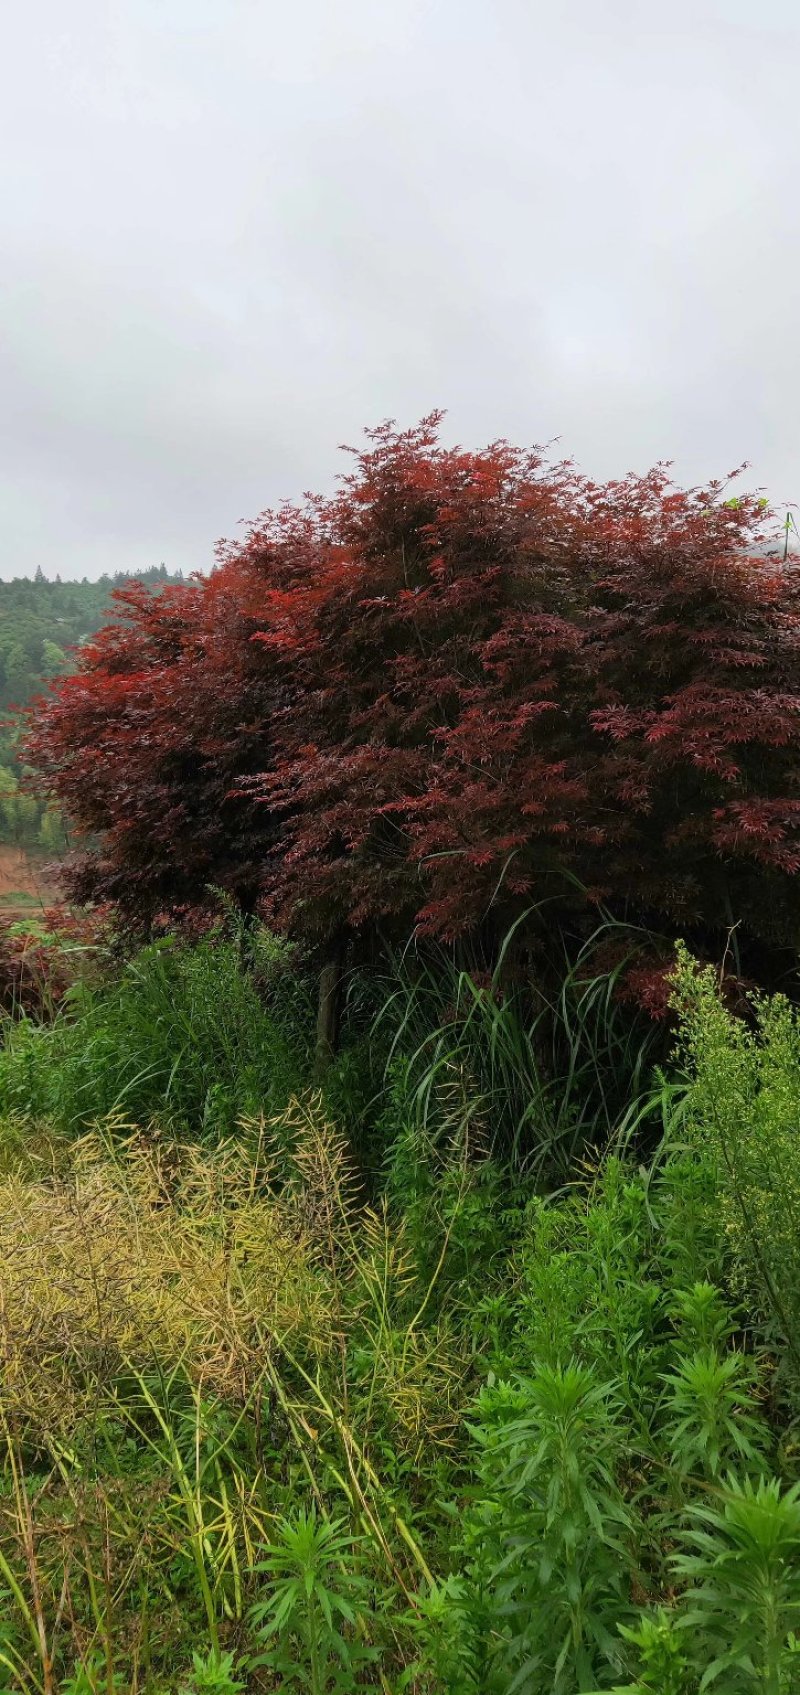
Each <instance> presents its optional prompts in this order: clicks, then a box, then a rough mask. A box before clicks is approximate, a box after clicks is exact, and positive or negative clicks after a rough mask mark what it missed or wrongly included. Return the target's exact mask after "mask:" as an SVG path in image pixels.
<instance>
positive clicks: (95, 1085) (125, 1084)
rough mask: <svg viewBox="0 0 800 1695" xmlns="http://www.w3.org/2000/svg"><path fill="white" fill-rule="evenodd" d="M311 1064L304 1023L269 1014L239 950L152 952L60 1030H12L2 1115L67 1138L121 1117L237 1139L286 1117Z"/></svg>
mask: <svg viewBox="0 0 800 1695" xmlns="http://www.w3.org/2000/svg"><path fill="white" fill-rule="evenodd" d="M278 995H279V990H276V991H274V993H273V1000H277V999H278ZM305 1057H306V1031H305V1030H304V1029H303V1026H302V1024H301V1023H300V1021H299V1019H297V1018H294V1019H292V1018H288V1019H287V1017H286V1016H285V1012H284V1013H283V1015H282V1013H281V1009H280V1006H279V1004H278V1007H277V1010H273V1008H272V1007H270V1006H269V1005H268V1004H265V999H264V996H263V992H262V991H260V990H259V988H258V987H257V985H256V982H255V981H254V979H253V976H252V975H251V973H250V972H249V971H248V970H246V969H244V968H243V965H242V959H241V949H240V947H239V946H238V944H237V943H236V942H235V941H225V940H223V939H221V938H216V939H212V940H209V941H204V942H200V943H198V944H196V945H195V946H194V947H191V948H190V947H183V946H179V945H178V944H177V943H176V942H174V941H172V940H166V941H161V942H154V943H152V944H151V945H150V946H148V947H146V948H144V949H142V950H141V951H140V952H139V953H138V954H136V955H135V956H134V957H133V958H132V959H131V960H129V961H128V962H127V963H126V964H125V965H124V966H123V967H122V969H121V971H120V974H119V977H118V978H117V980H116V981H113V982H110V983H106V984H104V985H102V986H100V987H90V986H88V985H86V984H78V985H76V986H75V988H74V989H73V990H72V991H71V992H70V993H69V995H68V996H67V999H66V1004H65V1006H64V1009H63V1011H62V1013H61V1014H60V1015H59V1016H58V1018H56V1020H55V1021H54V1022H53V1023H52V1024H51V1025H49V1026H47V1025H38V1024H33V1023H32V1022H30V1021H28V1020H23V1021H21V1022H20V1023H19V1024H17V1025H16V1026H8V1027H7V1030H6V1045H5V1048H4V1050H3V1051H2V1053H1V1054H0V1112H3V1113H5V1114H6V1115H9V1116H12V1115H14V1114H17V1115H19V1114H24V1115H27V1116H30V1117H32V1118H39V1119H47V1120H48V1121H50V1122H51V1123H53V1124H55V1125H57V1126H61V1127H64V1128H68V1129H77V1128H80V1127H81V1126H85V1125H88V1124H91V1123H93V1122H95V1121H97V1120H99V1119H102V1118H106V1117H108V1116H109V1115H110V1114H112V1113H119V1114H121V1115H123V1116H124V1117H125V1119H126V1120H127V1121H128V1122H130V1123H134V1124H148V1123H151V1122H153V1121H156V1122H158V1123H160V1124H162V1125H165V1126H169V1127H174V1128H179V1129H181V1130H187V1129H188V1130H190V1131H191V1132H193V1133H195V1134H197V1133H199V1134H209V1135H218V1134H229V1133H230V1132H231V1131H233V1130H234V1129H235V1127H236V1124H237V1121H238V1120H239V1119H240V1118H241V1117H245V1116H248V1115H250V1116H253V1115H256V1114H258V1113H259V1112H267V1113H269V1112H271V1111H278V1110H280V1108H281V1107H282V1106H284V1105H285V1103H286V1101H287V1099H288V1098H289V1095H290V1094H291V1093H292V1092H293V1090H294V1089H296V1088H297V1087H298V1086H299V1085H300V1084H301V1082H302V1080H303V1078H304V1061H305Z"/></svg>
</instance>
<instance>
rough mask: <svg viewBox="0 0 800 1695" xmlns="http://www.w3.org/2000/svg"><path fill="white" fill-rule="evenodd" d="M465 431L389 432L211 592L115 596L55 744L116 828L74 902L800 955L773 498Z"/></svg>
mask: <svg viewBox="0 0 800 1695" xmlns="http://www.w3.org/2000/svg"><path fill="white" fill-rule="evenodd" d="M439 424H440V418H439V416H438V415H434V416H432V417H430V418H428V419H425V420H423V422H422V424H421V425H419V426H418V427H417V428H415V429H413V430H410V431H407V432H397V431H396V430H395V429H394V428H392V427H391V426H388V425H387V426H384V427H382V428H381V429H379V430H377V431H374V432H371V434H370V435H369V437H368V440H367V445H366V447H365V448H364V449H363V450H362V451H360V452H358V453H357V454H356V455H355V459H354V463H353V466H352V469H351V471H350V473H349V474H348V475H347V476H346V477H345V478H343V479H342V481H341V484H340V487H339V489H338V492H337V493H336V494H335V495H334V496H333V497H331V498H326V499H323V498H318V499H310V500H308V501H307V502H306V503H305V504H304V505H302V506H287V507H284V508H281V509H280V510H279V511H277V512H270V513H266V514H264V515H263V516H262V517H261V518H260V519H259V520H258V521H257V522H256V523H255V524H254V525H253V526H252V527H251V529H250V530H249V531H248V532H247V534H246V536H245V538H244V540H243V541H241V542H238V543H235V544H228V545H227V546H225V547H224V548H222V550H221V553H220V560H219V564H218V566H217V569H216V570H215V572H213V573H212V575H211V576H210V577H209V578H207V579H205V580H197V581H195V582H193V583H192V584H190V585H187V586H186V587H182V588H178V589H168V590H166V591H164V593H163V594H161V595H160V596H159V597H158V598H157V599H156V600H155V601H154V600H153V598H152V597H151V596H149V595H143V594H139V593H138V592H137V591H135V590H133V591H123V592H122V593H121V595H119V596H118V600H119V604H120V619H119V621H118V622H117V623H116V624H115V625H114V626H113V627H112V628H110V629H109V630H107V631H105V632H103V633H102V634H101V635H100V636H99V637H98V638H97V640H96V641H95V642H93V643H92V644H91V645H90V646H89V647H87V648H86V649H85V650H83V651H82V653H81V655H80V658H79V668H78V671H77V674H76V676H75V677H73V678H68V679H66V680H65V681H63V682H61V683H60V684H58V685H57V686H56V688H55V690H54V692H53V695H52V697H51V698H50V699H49V700H48V701H46V702H44V703H40V704H39V706H38V708H37V710H36V715H35V719H34V722H33V726H32V730H31V735H30V739H29V757H30V758H31V760H32V762H33V763H34V764H35V766H36V767H37V768H38V770H39V772H40V774H41V777H42V780H43V781H44V783H45V784H46V786H47V787H48V789H49V790H50V792H51V793H52V794H53V795H54V796H55V797H57V799H58V800H59V802H60V803H61V805H62V806H63V807H64V809H65V810H66V811H67V813H68V814H69V815H70V817H71V818H72V819H73V820H75V822H76V823H77V825H78V826H79V827H80V828H81V829H83V830H84V831H85V832H87V833H89V834H91V836H93V837H95V838H97V840H96V843H93V844H92V845H91V846H90V847H89V850H88V853H87V854H86V856H85V857H84V859H83V861H82V863H81V864H80V865H79V866H78V867H77V868H76V870H75V871H74V872H73V887H74V889H75V890H76V892H78V893H79V894H82V895H83V896H92V897H93V898H95V899H103V900H108V899H111V900H113V901H115V902H116V903H117V905H118V906H119V908H120V910H121V911H122V913H123V914H125V915H127V916H128V917H129V918H130V919H131V920H138V921H141V922H143V923H150V922H152V919H153V917H154V916H155V914H156V913H158V912H161V911H167V912H170V913H175V912H176V911H178V910H179V909H181V908H182V907H185V906H187V905H190V904H196V903H197V902H198V901H202V899H203V897H204V891H205V889H206V888H207V886H208V885H209V884H214V885H216V886H221V887H223V888H225V889H226V890H228V891H229V892H230V893H231V894H232V895H233V896H234V897H235V898H236V899H238V900H239V901H241V902H242V904H243V905H245V906H246V907H247V908H248V909H252V908H253V907H255V906H258V907H260V908H261V910H263V911H264V912H265V913H266V914H267V915H269V917H270V918H271V920H272V921H273V922H275V923H276V924H278V925H279V926H280V927H281V928H283V929H290V930H293V931H295V932H298V933H303V934H305V935H307V936H310V937H314V938H319V939H323V940H324V939H327V938H330V937H331V936H333V935H337V934H342V933H349V934H351V935H353V934H362V935H363V934H365V933H367V932H370V931H371V930H372V929H373V928H374V927H375V926H376V925H379V924H380V925H382V926H384V927H386V928H387V929H388V930H389V931H390V932H392V933H395V934H408V933H409V931H410V930H411V928H412V927H414V926H416V927H417V928H419V929H422V930H424V931H427V932H430V933H434V934H438V935H440V936H445V937H451V936H456V935H459V934H462V933H465V932H470V931H474V930H475V929H476V928H479V927H480V926H482V925H485V924H486V923H487V921H490V922H491V921H496V922H497V923H498V925H500V926H501V927H502V926H503V925H505V924H507V923H508V922H509V921H510V920H511V919H513V918H515V917H516V916H517V915H518V914H519V913H520V912H521V911H522V910H523V909H524V908H525V907H526V906H527V905H529V904H530V903H532V902H534V901H536V900H537V899H538V898H539V897H540V896H541V895H543V894H546V895H547V896H548V898H550V897H552V896H553V895H554V893H555V892H557V891H558V890H561V891H563V895H564V898H567V896H568V891H569V890H570V889H573V890H574V889H575V887H576V886H577V884H580V885H583V886H584V887H585V888H586V889H587V890H588V891H589V894H590V895H591V896H594V897H595V898H597V899H599V898H602V899H603V900H604V901H605V902H606V903H607V904H608V905H609V906H610V907H611V909H612V910H614V911H615V912H617V913H619V914H620V915H625V916H629V917H632V918H636V919H637V920H640V921H644V922H647V923H649V924H653V925H656V926H658V927H660V928H662V929H664V928H666V929H667V930H668V931H669V932H670V933H674V931H675V930H676V929H687V928H691V927H693V926H703V927H704V928H705V929H707V930H713V931H724V930H725V929H726V928H727V927H728V926H729V925H730V924H731V923H732V922H734V921H737V920H739V921H741V923H742V925H743V927H744V928H745V929H749V930H750V931H751V932H752V933H753V934H754V935H761V936H765V937H769V938H782V939H788V937H789V935H790V934H792V935H793V933H794V929H795V928H796V923H797V892H796V891H797V888H798V887H799V886H800V885H797V884H796V883H795V880H794V874H795V872H796V871H797V869H798V867H799V866H800V783H799V781H798V771H799V770H800V767H798V758H797V754H798V742H800V600H799V599H798V586H797V579H796V576H795V574H794V572H793V571H792V570H791V569H790V568H784V567H783V566H782V565H781V564H780V563H776V562H775V560H773V559H770V558H768V557H767V556H765V555H764V554H763V552H759V551H758V542H759V537H760V528H761V525H762V522H763V513H762V509H761V506H762V503H761V502H759V501H758V500H757V499H756V498H755V497H743V498H741V499H740V500H738V501H730V500H726V499H725V498H724V495H725V489H724V487H723V485H721V484H715V485H713V486H711V487H710V488H706V489H703V490H689V491H683V490H679V489H676V488H675V487H674V486H673V485H672V484H671V482H670V480H669V476H668V473H667V471H666V469H664V468H662V467H659V468H657V469H656V470H654V471H652V472H651V473H649V474H648V475H647V476H644V477H636V476H629V477H627V478H625V479H624V480H622V481H619V482H614V483H610V484H607V485H596V484H593V483H591V482H589V481H588V480H587V479H585V478H583V477H581V476H580V475H579V474H578V473H577V472H576V471H575V470H574V468H573V467H572V466H571V465H570V464H568V463H561V464H556V465H551V464H549V463H548V461H547V460H546V458H545V457H544V456H543V455H542V454H540V453H538V452H522V451H520V450H517V449H515V448H513V447H511V446H509V445H508V444H507V443H505V442H499V443H495V444H493V445H492V446H490V447H488V448H487V449H485V450H484V451H483V452H478V453H475V452H466V451H464V450H462V449H458V448H456V449H451V448H447V447H445V446H443V445H442V443H441V440H440V436H439Z"/></svg>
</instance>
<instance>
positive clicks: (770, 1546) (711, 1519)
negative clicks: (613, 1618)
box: [675, 1476, 800, 1695]
mask: <svg viewBox="0 0 800 1695" xmlns="http://www.w3.org/2000/svg"><path fill="white" fill-rule="evenodd" d="M690 1521H691V1528H690V1529H688V1530H687V1531H685V1532H684V1536H683V1541H684V1545H685V1549H686V1551H685V1552H683V1553H681V1554H679V1555H678V1556H677V1558H676V1560H675V1570H676V1573H677V1575H678V1576H679V1577H680V1578H681V1579H682V1580H683V1581H685V1582H688V1583H689V1584H690V1586H691V1587H690V1588H689V1591H688V1594H687V1596H686V1598H685V1602H684V1606H685V1609H686V1610H685V1612H684V1614H683V1618H682V1621H681V1622H682V1626H683V1628H684V1630H685V1631H686V1632H687V1635H688V1636H689V1640H690V1642H691V1650H690V1652H691V1655H692V1659H693V1662H694V1664H695V1666H697V1667H698V1668H702V1672H703V1676H702V1685H703V1687H704V1688H707V1689H708V1688H713V1687H714V1686H715V1685H716V1687H717V1688H718V1689H720V1690H724V1691H725V1695H728V1692H730V1695H740V1692H745V1691H746V1692H747V1695H750V1692H751V1691H753V1692H755V1691H756V1690H758V1691H760V1692H761V1691H763V1695H783V1692H784V1691H785V1690H788V1689H789V1688H791V1684H790V1683H789V1674H790V1666H789V1660H790V1657H791V1659H792V1660H794V1661H795V1665H794V1668H793V1669H794V1670H795V1671H796V1670H797V1664H796V1654H795V1649H794V1647H793V1646H792V1644H791V1642H790V1637H791V1635H792V1633H793V1632H794V1631H796V1629H797V1627H798V1625H800V1484H795V1485H794V1487H793V1488H791V1489H788V1490H785V1491H782V1490H781V1487H780V1484H779V1483H778V1481H777V1480H776V1479H774V1478H770V1479H767V1480H762V1481H760V1482H759V1483H757V1484H754V1483H752V1482H750V1481H749V1480H747V1479H745V1480H744V1481H743V1482H739V1481H738V1480H737V1479H736V1478H735V1477H733V1476H731V1477H729V1479H728V1480H727V1483H726V1486H725V1488H724V1489H723V1490H722V1492H721V1495H720V1498H719V1500H713V1499H712V1501H711V1502H710V1503H708V1504H702V1505H697V1506H694V1507H692V1508H691V1510H690Z"/></svg>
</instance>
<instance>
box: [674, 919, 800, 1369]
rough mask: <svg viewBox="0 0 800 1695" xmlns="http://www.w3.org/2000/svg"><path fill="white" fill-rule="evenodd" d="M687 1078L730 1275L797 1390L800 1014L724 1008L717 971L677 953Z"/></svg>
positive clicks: (779, 1003) (773, 1003)
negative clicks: (710, 1167)
mask: <svg viewBox="0 0 800 1695" xmlns="http://www.w3.org/2000/svg"><path fill="white" fill-rule="evenodd" d="M676 1002H677V1005H678V1006H679V1008H680V1011H681V1052H682V1056H683V1060H684V1063H685V1065H686V1068H687V1072H688V1076H689V1093H688V1100H687V1112H686V1120H685V1122H686V1129H687V1132H688V1134H689V1136H690V1137H691V1138H692V1140H693V1141H694V1144H695V1146H696V1147H697V1148H698V1150H699V1151H700V1156H701V1158H702V1157H708V1156H710V1158H711V1159H712V1161H713V1166H714V1178H715V1186H716V1191H717V1198H718V1206H719V1209H720V1213H721V1225H722V1228H723V1230H724V1234H725V1240H726V1243H727V1250H728V1259H729V1266H730V1272H731V1276H732V1278H733V1281H734V1284H735V1286H736V1288H737V1290H738V1292H739V1293H740V1296H741V1298H742V1301H743V1303H744V1305H745V1306H746V1307H747V1308H748V1309H749V1311H750V1312H751V1313H752V1314H753V1316H754V1317H755V1318H757V1319H758V1320H760V1322H761V1323H762V1324H763V1325H766V1327H767V1329H768V1331H769V1333H770V1334H771V1337H772V1339H773V1342H774V1343H776V1344H777V1346H778V1350H779V1353H780V1354H781V1355H785V1356H786V1363H787V1364H788V1365H789V1366H790V1367H791V1375H792V1377H793V1378H794V1380H795V1387H797V1384H798V1382H800V1014H798V1012H797V1010H796V1009H795V1008H793V1007H792V1006H790V1004H789V1002H788V1001H787V1000H786V999H785V998H784V997H783V996H782V995H773V996H770V997H765V996H754V997H753V999H752V1001H751V1005H750V1011H751V1014H752V1017H751V1021H750V1022H746V1021H745V1019H744V1018H742V1017H737V1016H734V1014H733V1013H732V1012H730V1011H728V1009H727V1008H726V1007H725V1006H724V1004H723V1002H722V999H721V997H720V993H719V984H718V980H717V976H716V973H715V972H714V971H713V969H712V968H711V967H710V966H709V967H705V968H704V969H701V968H700V967H698V966H697V965H696V964H695V962H694V961H693V960H692V959H691V958H690V957H689V955H688V954H687V953H686V951H685V950H682V951H681V954H680V960H679V969H678V973H677V977H676Z"/></svg>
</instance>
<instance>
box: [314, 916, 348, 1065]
mask: <svg viewBox="0 0 800 1695" xmlns="http://www.w3.org/2000/svg"><path fill="white" fill-rule="evenodd" d="M343 962H344V947H343V945H342V942H341V940H336V941H334V942H333V943H332V944H331V949H330V952H329V954H328V957H327V959H326V960H325V963H324V965H323V967H322V970H321V972H320V974H319V1005H318V1008H317V1040H316V1046H315V1049H314V1077H315V1079H316V1081H317V1082H319V1081H320V1080H321V1079H322V1078H323V1077H324V1075H325V1072H326V1071H327V1069H328V1066H329V1065H330V1062H331V1060H332V1059H333V1056H334V1054H335V1052H336V1045H337V1042H338V1039H339V1015H340V1011H341V1000H342V965H343Z"/></svg>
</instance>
